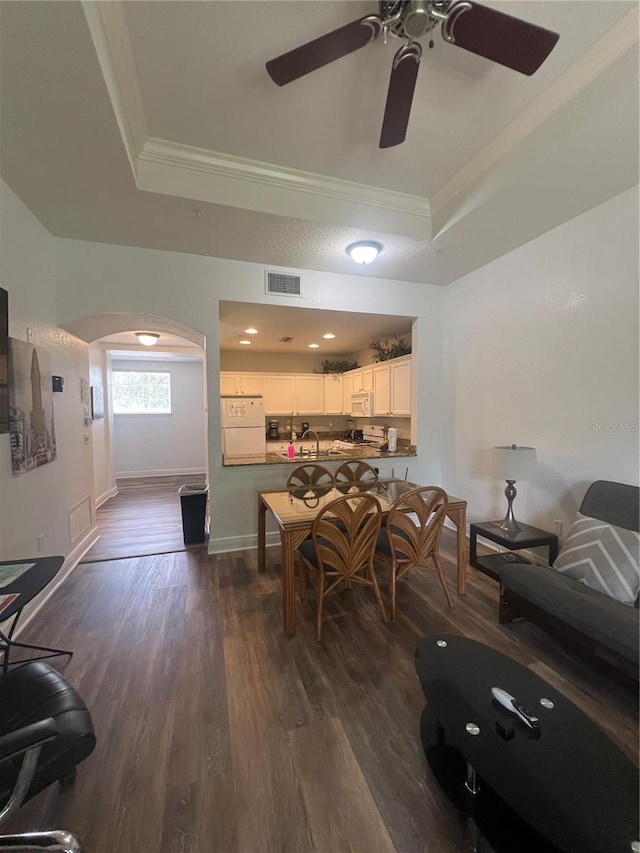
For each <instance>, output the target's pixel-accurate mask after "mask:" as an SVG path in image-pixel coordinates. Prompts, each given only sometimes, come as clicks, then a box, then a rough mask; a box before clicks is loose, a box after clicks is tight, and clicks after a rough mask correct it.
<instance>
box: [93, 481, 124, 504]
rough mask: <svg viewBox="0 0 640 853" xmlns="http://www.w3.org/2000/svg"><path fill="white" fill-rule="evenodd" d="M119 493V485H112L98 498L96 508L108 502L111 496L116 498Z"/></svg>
mask: <svg viewBox="0 0 640 853" xmlns="http://www.w3.org/2000/svg"><path fill="white" fill-rule="evenodd" d="M117 494H118V487H117V486H112V487H111V488H110V489H107V491H106V492H103V493H102V494H101V495H100V497H99V498H96V503H95V507H96V509H98V507H99V506H102V504H104V503H106V502H107V501H108V500H109V498H115V496H116V495H117Z"/></svg>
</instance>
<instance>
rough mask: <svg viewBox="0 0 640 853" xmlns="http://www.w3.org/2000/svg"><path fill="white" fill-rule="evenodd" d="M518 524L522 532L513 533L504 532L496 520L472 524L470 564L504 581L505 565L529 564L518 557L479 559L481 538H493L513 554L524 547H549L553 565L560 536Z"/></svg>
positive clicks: (493, 555)
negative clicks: (503, 568) (479, 540)
mask: <svg viewBox="0 0 640 853" xmlns="http://www.w3.org/2000/svg"><path fill="white" fill-rule="evenodd" d="M518 525H519V527H520V531H519V532H518V533H516V534H512V533H508V532H507V531H505V530H501V529H500V527H499V522H496V521H483V522H482V523H476V524H472V525H471V526H470V527H469V562H470V564H471V565H472V566H473V567H474V568H475V569H479V570H480V571H481V572H484V573H485V574H486V575H489V576H490V577H492V578H493V579H494V580H500V569H501V568H502V566H503V565H504V564H505V563H521V562H526V560H521V559H519V558H518V555H516V554H504V553H503V554H489V555H487V556H484V557H478V556H477V553H476V550H477V545H476V539H477V537H478V536H482V537H483V538H484V539H489V540H490V541H491V542H495V543H496V544H497V545H501V546H502V547H503V548H508V549H509V551H518V550H520V549H521V548H540V547H543V546H545V545H546V546H547V548H548V549H549V563H550V564H551V563H553V561H554V560H555V558H556V557H557V556H558V537H557V536H556V535H555V533H547V531H546V530H540V529H539V528H538V527H531V525H529V524H522V522H518Z"/></svg>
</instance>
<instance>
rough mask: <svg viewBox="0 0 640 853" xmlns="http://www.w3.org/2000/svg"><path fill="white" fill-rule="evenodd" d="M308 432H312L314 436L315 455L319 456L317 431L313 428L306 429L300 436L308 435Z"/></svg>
mask: <svg viewBox="0 0 640 853" xmlns="http://www.w3.org/2000/svg"><path fill="white" fill-rule="evenodd" d="M310 432H312V433H313V434H314V435H315V437H316V456H320V439H319V438H318V433H317V432H316V431H315V429H306V430H305V431H304V432H303V433H302V435H301V436H300V438H304V437H305V435H308V434H309V433H310Z"/></svg>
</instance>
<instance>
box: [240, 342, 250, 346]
mask: <svg viewBox="0 0 640 853" xmlns="http://www.w3.org/2000/svg"><path fill="white" fill-rule="evenodd" d="M240 343H241V344H242V345H243V346H245V347H247V346H251V341H240Z"/></svg>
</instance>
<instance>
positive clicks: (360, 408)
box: [351, 391, 373, 418]
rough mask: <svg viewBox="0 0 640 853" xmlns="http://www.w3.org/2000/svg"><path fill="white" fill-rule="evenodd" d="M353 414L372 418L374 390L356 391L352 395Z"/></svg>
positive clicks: (358, 416)
mask: <svg viewBox="0 0 640 853" xmlns="http://www.w3.org/2000/svg"><path fill="white" fill-rule="evenodd" d="M351 415H352V417H356V418H370V417H372V415H373V391H356V392H355V393H354V394H352V395H351Z"/></svg>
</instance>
